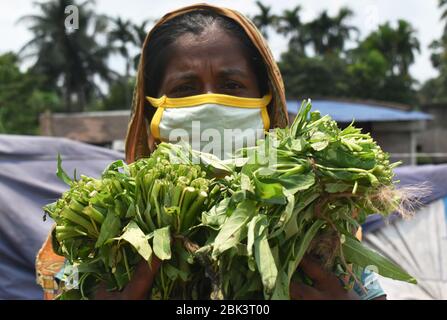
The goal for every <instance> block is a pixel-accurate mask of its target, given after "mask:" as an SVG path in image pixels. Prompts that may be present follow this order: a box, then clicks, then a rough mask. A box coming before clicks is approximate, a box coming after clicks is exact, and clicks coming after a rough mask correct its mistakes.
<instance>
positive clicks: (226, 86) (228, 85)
mask: <svg viewBox="0 0 447 320" xmlns="http://www.w3.org/2000/svg"><path fill="white" fill-rule="evenodd" d="M223 87H224V89H227V90H237V89H242V88H243V87H244V86H243V85H241V84H240V83H237V82H233V81H231V82H226V83H225V84H224V86H223Z"/></svg>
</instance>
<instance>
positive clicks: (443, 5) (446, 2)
mask: <svg viewBox="0 0 447 320" xmlns="http://www.w3.org/2000/svg"><path fill="white" fill-rule="evenodd" d="M438 7H439V8H440V9H442V10H443V11H442V13H441V20H447V0H439V2H438ZM446 34H447V23H446V24H445V26H444V35H446Z"/></svg>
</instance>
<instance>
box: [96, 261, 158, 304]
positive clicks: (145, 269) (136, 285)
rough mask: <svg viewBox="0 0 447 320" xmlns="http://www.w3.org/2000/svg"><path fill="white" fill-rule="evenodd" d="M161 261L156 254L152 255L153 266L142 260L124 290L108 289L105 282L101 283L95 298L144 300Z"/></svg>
mask: <svg viewBox="0 0 447 320" xmlns="http://www.w3.org/2000/svg"><path fill="white" fill-rule="evenodd" d="M160 264H161V261H160V260H159V259H158V258H157V257H156V256H155V255H154V256H153V257H152V262H151V268H149V265H148V263H147V262H146V261H144V260H143V261H141V262H140V263H139V264H138V265H137V266H136V269H135V272H134V274H133V276H132V279H131V280H130V282H129V283H128V284H127V285H126V287H125V288H124V290H123V291H111V292H110V291H107V289H106V287H105V285H104V284H101V285H100V287H99V288H98V290H97V291H96V293H95V297H94V299H95V300H144V299H146V297H147V294H148V292H149V291H150V289H151V288H152V283H153V282H154V278H155V275H156V274H157V272H158V269H159V268H160Z"/></svg>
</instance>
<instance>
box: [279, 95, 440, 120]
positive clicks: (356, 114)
mask: <svg viewBox="0 0 447 320" xmlns="http://www.w3.org/2000/svg"><path fill="white" fill-rule="evenodd" d="M300 106H301V102H300V101H294V100H289V101H287V110H288V111H289V113H291V114H296V113H297V112H298V110H299V108H300ZM317 110H318V111H320V113H321V114H322V115H326V114H328V115H330V116H331V117H332V118H333V119H334V120H335V121H337V122H345V123H346V122H351V121H352V120H355V121H356V122H380V121H418V120H430V119H432V116H431V115H429V114H427V113H423V112H419V111H404V110H398V109H395V108H390V107H386V106H381V105H374V104H365V103H357V102H344V101H335V100H312V111H317Z"/></svg>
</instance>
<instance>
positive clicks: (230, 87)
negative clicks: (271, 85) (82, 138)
mask: <svg viewBox="0 0 447 320" xmlns="http://www.w3.org/2000/svg"><path fill="white" fill-rule="evenodd" d="M171 48H172V50H171V52H170V56H169V57H168V60H167V67H166V70H165V74H164V77H163V79H162V82H161V86H160V90H159V96H162V95H166V96H168V97H174V98H175V97H186V96H192V95H197V94H204V93H221V94H227V95H233V96H239V97H248V98H259V97H261V92H260V90H259V85H258V80H257V78H256V75H255V72H254V70H253V68H252V66H251V64H250V62H249V57H248V54H247V52H246V50H244V48H243V46H242V44H241V42H240V40H238V39H237V38H235V37H234V36H231V35H228V34H227V33H226V32H225V31H223V30H220V29H218V28H216V27H212V28H210V29H209V30H207V31H205V32H204V33H203V34H201V35H199V36H197V35H193V34H186V35H183V36H181V37H180V38H178V39H177V40H176V41H175V42H174V43H173V45H172V46H171Z"/></svg>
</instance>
